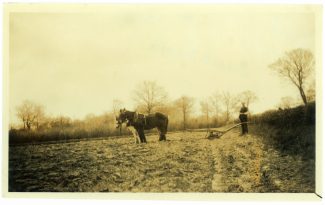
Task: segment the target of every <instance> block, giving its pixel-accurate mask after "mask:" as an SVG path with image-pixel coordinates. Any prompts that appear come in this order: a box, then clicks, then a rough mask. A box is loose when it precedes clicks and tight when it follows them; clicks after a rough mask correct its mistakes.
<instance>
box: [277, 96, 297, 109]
mask: <svg viewBox="0 0 325 205" xmlns="http://www.w3.org/2000/svg"><path fill="white" fill-rule="evenodd" d="M294 101H295V100H294V99H293V98H292V97H290V96H286V97H282V98H281V101H280V103H279V105H278V107H279V108H283V109H289V108H291V107H292V106H293V105H294V104H295V102H294Z"/></svg>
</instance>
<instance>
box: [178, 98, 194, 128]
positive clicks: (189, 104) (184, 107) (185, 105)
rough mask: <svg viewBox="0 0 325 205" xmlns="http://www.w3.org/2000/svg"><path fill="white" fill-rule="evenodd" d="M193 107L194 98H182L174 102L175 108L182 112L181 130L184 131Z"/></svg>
mask: <svg viewBox="0 0 325 205" xmlns="http://www.w3.org/2000/svg"><path fill="white" fill-rule="evenodd" d="M193 105H194V98H191V97H188V96H182V97H180V98H179V99H178V100H176V106H177V107H178V108H179V109H180V110H181V111H182V115H183V129H184V130H186V125H187V124H186V123H187V120H188V116H189V115H190V113H191V111H192V109H193Z"/></svg>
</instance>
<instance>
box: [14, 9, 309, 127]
mask: <svg viewBox="0 0 325 205" xmlns="http://www.w3.org/2000/svg"><path fill="white" fill-rule="evenodd" d="M240 8H241V7H238V8H236V9H235V10H233V9H231V8H230V9H227V10H225V9H222V8H220V7H218V6H209V5H205V6H203V5H201V6H158V5H156V6H139V5H138V6H111V7H108V8H107V9H106V10H101V12H55V13H53V12H52V13H49V12H42V13H38V12H34V13H12V14H11V15H10V37H9V38H10V85H9V86H10V89H9V95H10V96H9V97H10V99H9V100H10V118H11V119H10V121H11V122H13V121H15V120H16V117H15V111H16V110H15V109H16V107H17V105H19V104H20V103H21V102H22V101H23V100H25V99H28V100H31V101H34V102H37V103H40V104H43V105H44V106H45V109H46V112H47V113H50V114H53V115H59V114H62V115H67V116H70V117H72V118H82V117H84V116H85V115H87V114H89V113H94V114H101V113H103V112H105V111H109V110H111V109H112V101H113V99H119V100H122V101H124V103H125V105H126V108H129V109H132V108H133V101H132V90H133V89H134V88H135V86H136V85H137V84H138V83H140V82H142V81H144V80H153V81H156V82H157V83H158V84H159V85H161V86H162V87H164V88H165V90H166V91H167V92H168V94H169V97H170V99H171V100H173V99H176V98H178V97H180V96H181V95H189V96H192V97H195V98H197V102H199V100H200V99H203V98H205V97H207V96H209V95H211V94H212V93H214V92H215V91H219V92H222V91H229V92H230V93H233V94H236V93H238V92H241V91H245V90H251V91H253V92H255V93H256V95H257V96H258V98H259V100H258V101H257V102H256V103H255V104H252V107H251V110H253V111H254V112H255V113H256V112H262V111H264V110H267V109H270V108H274V107H275V105H276V104H278V103H279V101H280V98H281V97H284V96H291V97H293V98H297V97H298V92H297V90H296V88H295V87H293V86H292V85H291V84H289V83H286V82H285V81H283V80H281V78H279V77H278V76H277V75H276V74H275V73H273V72H272V71H271V70H270V69H269V68H268V65H269V64H271V63H273V62H274V61H275V60H277V58H278V57H280V56H282V55H283V54H284V52H285V51H289V50H291V49H295V48H305V49H309V50H311V51H312V52H313V53H314V51H315V19H314V18H315V16H314V15H313V13H311V12H301V11H299V12H297V11H296V10H295V9H288V10H286V11H285V12H284V11H283V9H282V10H281V11H280V12H276V11H275V10H274V9H273V10H272V11H268V9H267V7H266V6H265V8H264V9H263V10H260V9H258V8H254V7H253V8H249V9H247V6H246V7H245V8H244V7H243V9H240Z"/></svg>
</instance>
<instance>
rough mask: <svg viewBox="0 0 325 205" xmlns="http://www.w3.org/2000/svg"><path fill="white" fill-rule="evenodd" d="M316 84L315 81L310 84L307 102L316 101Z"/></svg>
mask: <svg viewBox="0 0 325 205" xmlns="http://www.w3.org/2000/svg"><path fill="white" fill-rule="evenodd" d="M315 87H316V83H315V79H313V81H312V82H311V83H310V85H309V87H308V90H307V94H306V95H307V101H308V102H312V101H315V100H316V91H315Z"/></svg>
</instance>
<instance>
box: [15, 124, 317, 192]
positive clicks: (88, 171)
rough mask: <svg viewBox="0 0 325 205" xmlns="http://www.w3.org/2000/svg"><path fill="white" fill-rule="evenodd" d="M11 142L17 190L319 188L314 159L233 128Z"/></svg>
mask: <svg viewBox="0 0 325 205" xmlns="http://www.w3.org/2000/svg"><path fill="white" fill-rule="evenodd" d="M205 134H206V133H205V132H179V133H168V134H167V141H165V142H159V141H158V136H157V135H152V136H147V140H148V143H147V144H134V140H133V137H130V136H129V137H127V136H124V137H111V138H105V139H96V140H84V141H78V142H67V143H54V144H39V145H21V146H10V148H9V191H11V192H25V191H26V192H314V187H315V184H314V176H315V175H314V161H313V160H303V158H302V157H300V156H290V155H283V154H281V153H279V152H278V151H277V150H275V149H273V148H272V146H267V145H265V144H263V142H262V139H261V137H260V136H256V135H253V134H250V135H246V136H244V137H242V136H239V130H238V129H234V130H232V131H230V132H228V133H227V134H225V135H223V136H222V137H221V138H219V139H213V140H208V139H205Z"/></svg>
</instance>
